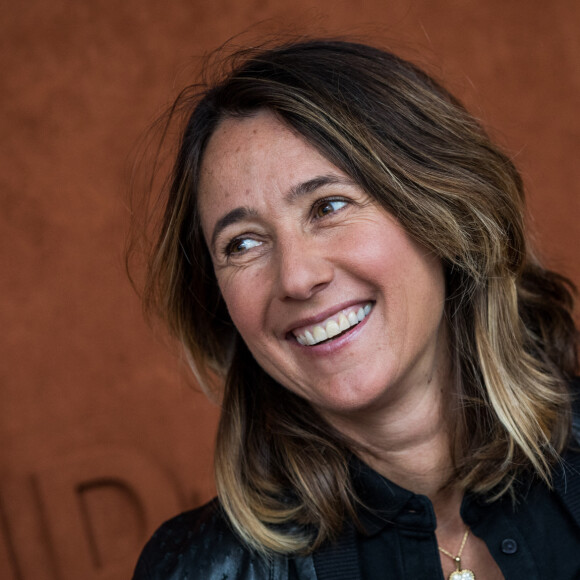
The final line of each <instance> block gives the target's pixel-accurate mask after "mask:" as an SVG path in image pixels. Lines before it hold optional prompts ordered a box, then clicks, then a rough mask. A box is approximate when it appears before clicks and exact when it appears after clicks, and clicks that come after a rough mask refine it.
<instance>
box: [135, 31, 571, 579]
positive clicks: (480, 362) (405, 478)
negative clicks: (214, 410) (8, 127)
mask: <svg viewBox="0 0 580 580" xmlns="http://www.w3.org/2000/svg"><path fill="white" fill-rule="evenodd" d="M229 64H230V67H231V68H230V69H229V70H227V71H226V72H224V73H223V75H222V76H221V78H220V79H218V80H217V81H216V82H213V83H211V84H210V85H209V86H208V88H206V89H204V90H203V91H200V90H199V89H198V88H196V89H193V92H192V93H191V96H190V95H189V93H186V94H185V95H184V96H182V97H181V98H180V99H179V101H178V104H177V108H176V110H180V111H186V114H187V115H188V120H187V123H186V126H185V129H184V131H183V135H182V139H181V144H180V148H179V152H178V155H177V159H176V162H175V165H174V170H173V174H172V181H171V185H170V191H169V197H168V201H167V205H166V208H165V216H164V220H163V223H162V226H161V231H160V234H159V238H158V242H157V245H156V247H155V249H154V252H153V254H152V257H151V261H150V268H149V278H148V287H147V293H146V297H147V304H148V306H149V308H155V309H157V311H158V312H159V313H160V314H161V315H162V317H163V318H164V319H165V320H166V322H167V323H168V325H169V328H170V329H171V331H172V333H173V334H174V335H175V336H176V337H178V338H179V340H180V341H181V342H182V344H183V346H184V348H185V350H186V352H187V354H188V356H189V358H190V360H191V362H192V367H193V368H194V370H195V372H196V373H197V376H198V378H199V379H200V381H201V382H202V384H205V385H207V386H208V388H210V389H214V391H215V389H217V390H218V394H219V395H220V396H221V399H222V414H221V421H220V425H219V432H218V437H217V445H216V458H215V465H216V467H215V469H216V484H217V489H218V497H219V500H215V501H214V502H212V503H210V504H208V505H207V506H204V507H202V508H199V509H198V510H195V511H193V512H188V513H187V514H183V515H182V516H179V517H178V518H175V519H174V520H171V521H170V522H168V523H166V524H165V525H164V526H162V528H161V529H160V530H159V531H158V532H157V533H156V534H155V536H154V537H153V539H152V540H151V541H150V542H149V544H148V545H147V547H146V548H145V550H144V552H143V554H142V556H141V559H140V561H139V564H138V566H137V570H136V572H135V576H134V578H135V580H141V579H146V578H147V579H156V580H157V579H159V580H161V579H164V580H165V579H177V578H188V579H190V580H191V579H193V578H195V579H197V578H199V579H204V580H207V579H214V578H215V579H217V578H228V579H234V578H236V579H252V580H253V579H261V578H279V579H298V578H299V579H315V578H316V579H319V580H320V579H324V578H334V579H342V578H344V579H347V578H352V579H354V578H360V579H370V578H372V579H374V578H395V579H396V578H429V579H433V578H443V577H449V578H453V579H454V580H461V579H464V580H465V579H470V578H475V577H477V578H478V579H480V580H481V578H484V579H496V578H506V579H510V580H511V579H520V578H525V579H526V580H530V579H532V578H538V579H539V578H578V577H580V550H579V549H578V548H580V528H579V527H578V522H577V520H576V519H575V518H578V517H579V515H578V512H577V511H576V508H574V505H573V504H574V502H575V501H576V500H575V498H577V499H578V501H580V489H579V488H580V486H579V485H578V477H577V476H576V473H575V471H574V469H573V466H574V461H576V460H577V457H578V456H577V455H576V454H574V453H573V452H571V451H569V450H568V447H569V441H570V432H571V391H572V384H571V380H572V377H573V375H574V373H575V371H576V350H575V338H576V331H575V328H574V323H573V319H572V316H571V311H572V306H573V304H572V297H571V293H570V290H569V284H568V282H567V281H566V280H565V279H564V278H562V277H561V276H559V275H557V274H554V273H551V272H549V271H547V270H545V269H544V268H542V266H541V265H540V264H539V263H538V262H537V260H536V259H535V258H534V256H533V255H532V254H531V252H530V249H529V247H528V246H527V242H526V237H525V232H524V223H523V213H524V207H523V204H524V201H523V198H524V195H523V190H522V182H521V179H520V176H519V175H518V173H517V171H516V169H515V168H514V166H513V164H512V163H511V161H510V160H509V158H507V157H506V156H505V155H504V154H503V153H502V152H501V151H499V150H498V149H497V148H496V147H495V146H494V145H493V144H492V143H491V142H490V140H489V139H488V137H487V135H486V134H485V132H484V130H483V129H482V128H481V127H480V125H479V124H478V123H477V122H476V120H475V119H474V118H473V117H472V116H470V115H469V114H468V113H467V112H466V111H465V109H464V108H463V107H462V106H461V104H460V103H458V102H457V100H455V99H454V98H453V97H452V96H451V95H450V94H449V93H448V92H447V91H446V90H445V89H443V88H442V87H441V86H440V85H438V84H437V83H436V82H435V81H434V80H433V79H431V78H430V77H429V76H427V75H426V74H425V73H423V72H422V71H420V70H419V69H417V68H416V67H415V66H413V65H412V64H410V63H408V62H405V61H403V60H401V59H399V58H397V57H396V56H394V55H392V54H389V53H386V52H384V51H381V50H378V49H375V48H371V47H369V46H364V45H360V44H354V43H348V42H342V41H332V40H309V41H302V42H296V43H292V44H288V45H283V46H279V47H275V48H272V49H264V50H256V51H247V52H243V53H240V54H238V55H236V56H235V57H233V58H232V59H230V61H229ZM216 376H217V377H218V379H216ZM221 381H223V389H222V390H220V385H221V384H222V382H221ZM564 454H566V456H565V458H564V461H562V457H564Z"/></svg>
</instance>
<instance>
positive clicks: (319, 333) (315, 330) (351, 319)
mask: <svg viewBox="0 0 580 580" xmlns="http://www.w3.org/2000/svg"><path fill="white" fill-rule="evenodd" d="M370 311H371V305H370V303H369V304H365V306H360V307H359V308H358V309H357V308H352V309H349V308H347V309H346V310H343V311H342V312H339V313H338V314H335V315H334V316H332V317H330V318H327V319H326V320H325V321H323V322H321V323H320V324H316V325H315V326H310V327H308V328H304V329H301V330H300V334H296V333H295V334H294V336H295V337H296V340H297V341H298V342H299V343H300V344H301V345H303V346H313V345H315V344H318V343H319V342H323V341H325V340H328V339H329V338H333V337H335V336H336V335H338V334H340V333H341V332H344V331H345V330H348V329H349V328H351V327H353V326H356V325H357V324H358V323H359V322H361V321H362V320H363V319H364V318H365V316H368V314H369V312H370Z"/></svg>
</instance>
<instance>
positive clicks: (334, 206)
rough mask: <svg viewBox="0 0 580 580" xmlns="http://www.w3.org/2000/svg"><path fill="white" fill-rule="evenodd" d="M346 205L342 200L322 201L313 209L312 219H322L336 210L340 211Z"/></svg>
mask: <svg viewBox="0 0 580 580" xmlns="http://www.w3.org/2000/svg"><path fill="white" fill-rule="evenodd" d="M346 203H347V202H346V201H344V200H342V199H324V200H322V201H320V202H319V203H318V204H317V205H316V206H315V207H314V217H315V218H323V217H324V216H327V215H328V214H331V213H334V212H337V211H338V210H341V209H342V208H343V207H344V206H345V205H346Z"/></svg>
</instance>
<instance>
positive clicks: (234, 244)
mask: <svg viewBox="0 0 580 580" xmlns="http://www.w3.org/2000/svg"><path fill="white" fill-rule="evenodd" d="M261 244H262V242H260V241H259V240H254V239H252V238H235V239H234V240H232V241H231V242H230V243H229V244H228V245H227V246H226V249H225V253H226V255H227V256H231V255H232V254H241V253H243V252H246V251H247V250H249V249H251V248H255V247H256V246H260V245H261Z"/></svg>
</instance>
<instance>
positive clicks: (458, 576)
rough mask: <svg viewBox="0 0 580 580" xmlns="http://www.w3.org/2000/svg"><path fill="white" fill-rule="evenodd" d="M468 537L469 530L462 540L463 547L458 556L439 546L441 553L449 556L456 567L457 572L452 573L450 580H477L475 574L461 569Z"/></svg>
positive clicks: (460, 548)
mask: <svg viewBox="0 0 580 580" xmlns="http://www.w3.org/2000/svg"><path fill="white" fill-rule="evenodd" d="M467 536H469V528H467V529H466V530H465V534H463V540H461V546H460V547H459V552H457V556H454V555H453V554H451V552H448V551H447V550H445V549H444V548H442V547H441V546H439V551H440V552H441V553H442V554H445V555H446V556H449V557H450V558H451V559H452V560H453V561H454V562H455V566H456V570H455V572H451V574H449V579H448V580H475V574H474V573H473V572H472V571H471V570H468V569H467V568H464V569H463V570H462V569H461V554H463V548H465V542H467Z"/></svg>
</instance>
